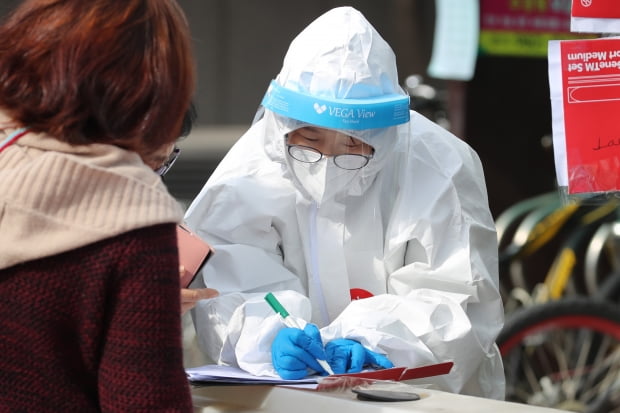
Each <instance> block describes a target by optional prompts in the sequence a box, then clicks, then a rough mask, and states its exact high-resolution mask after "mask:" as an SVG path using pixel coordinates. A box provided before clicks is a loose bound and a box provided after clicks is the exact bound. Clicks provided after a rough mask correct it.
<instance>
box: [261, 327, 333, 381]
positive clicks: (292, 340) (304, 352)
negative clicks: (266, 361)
mask: <svg viewBox="0 0 620 413" xmlns="http://www.w3.org/2000/svg"><path fill="white" fill-rule="evenodd" d="M317 359H320V360H325V350H324V349H323V342H322V341H321V333H319V329H318V328H317V326H315V325H314V324H310V323H308V324H306V327H305V328H304V329H303V330H300V329H298V328H283V329H282V330H280V331H279V332H278V334H277V335H276V338H275V339H274V340H273V343H271V361H272V363H273V367H274V368H275V369H276V372H277V373H278V374H279V375H280V377H282V378H283V379H285V380H297V379H303V378H304V377H306V376H307V375H308V368H311V369H312V370H315V371H317V372H319V373H323V374H327V372H325V371H324V370H323V368H322V367H321V365H320V364H319V363H318V362H317Z"/></svg>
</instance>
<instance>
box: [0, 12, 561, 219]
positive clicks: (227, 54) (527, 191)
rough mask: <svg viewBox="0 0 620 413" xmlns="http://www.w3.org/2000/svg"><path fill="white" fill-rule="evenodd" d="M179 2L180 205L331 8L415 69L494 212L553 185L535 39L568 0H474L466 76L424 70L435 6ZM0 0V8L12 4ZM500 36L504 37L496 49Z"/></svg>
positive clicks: (541, 60)
mask: <svg viewBox="0 0 620 413" xmlns="http://www.w3.org/2000/svg"><path fill="white" fill-rule="evenodd" d="M178 1H179V3H180V4H181V6H182V7H183V8H184V9H185V11H186V14H187V17H188V19H189V23H190V28H191V31H192V36H193V42H194V50H195V55H196V59H197V70H198V87H197V91H196V96H195V102H196V105H197V109H198V119H197V124H196V126H195V129H194V132H193V133H192V135H191V136H190V137H189V138H188V139H186V140H185V141H184V142H182V144H181V148H182V149H183V152H182V154H181V157H180V158H179V160H178V162H177V163H176V164H175V167H174V168H172V170H171V171H170V172H169V173H168V175H167V176H166V183H167V185H168V187H169V189H170V191H171V192H172V193H173V195H175V196H176V197H177V198H178V199H179V200H181V201H182V202H183V203H184V204H187V203H188V202H189V201H191V199H192V198H193V197H194V196H195V195H196V194H197V193H198V191H199V190H200V188H201V186H202V184H203V183H204V181H205V180H206V179H207V178H208V177H209V175H210V174H211V172H212V171H213V169H214V168H215V166H216V165H217V162H218V161H219V160H220V159H221V157H222V156H223V155H224V153H225V152H226V151H227V149H228V148H229V147H230V146H231V145H232V144H233V143H234V142H235V140H236V139H237V138H238V137H239V136H240V135H241V134H242V133H243V132H244V131H245V129H247V127H248V126H249V125H250V123H251V121H252V119H253V117H254V114H255V111H256V109H257V107H258V105H259V103H260V100H261V98H262V96H263V94H264V92H265V90H266V88H267V86H268V84H269V82H270V80H271V79H272V78H274V77H275V76H276V75H277V73H278V72H279V70H280V67H281V64H282V59H283V57H284V54H285V53H286V50H287V47H288V45H289V43H290V41H291V40H292V39H293V38H294V37H295V35H297V33H299V32H300V31H301V30H302V29H303V28H304V27H305V26H306V25H308V24H309V23H310V22H311V21H312V20H314V19H315V18H316V17H318V16H319V15H320V14H322V13H323V12H325V11H327V10H328V9H330V8H333V7H336V6H342V5H350V6H353V7H355V8H357V9H358V10H360V11H361V12H362V13H363V14H364V15H365V16H366V17H367V18H368V20H369V21H370V22H371V23H372V24H373V25H374V26H375V27H376V28H377V30H378V31H379V32H380V33H381V34H382V36H383V37H384V38H385V39H386V41H387V42H388V43H389V44H390V45H391V46H392V48H393V49H394V51H395V54H396V57H397V64H398V70H399V75H400V77H401V79H402V84H403V85H404V84H405V80H406V79H407V77H409V76H411V75H420V76H421V77H422V79H423V82H424V83H425V84H428V85H430V86H431V87H432V88H433V89H434V90H435V92H436V95H435V97H434V98H433V102H431V103H432V104H433V105H435V106H434V107H436V106H439V107H441V110H442V113H441V115H440V116H441V117H443V118H447V119H448V121H447V122H446V125H449V126H447V127H448V128H450V129H451V130H452V132H454V133H455V134H456V135H457V136H459V137H460V138H462V139H464V140H466V141H467V142H468V143H469V144H470V145H471V146H472V147H473V148H474V149H475V150H476V151H477V152H478V154H479V155H480V157H481V159H482V163H483V165H484V168H485V173H486V179H487V186H488V191H489V199H490V205H491V209H492V212H493V214H494V215H495V216H497V215H498V214H499V213H500V212H501V211H503V210H504V209H505V208H506V207H508V206H509V205H511V204H512V203H514V202H515V201H517V200H519V199H523V198H526V197H530V196H532V195H535V194H539V193H542V192H545V191H549V190H552V189H554V187H555V172H554V165H553V155H552V150H551V147H550V143H549V137H550V134H551V121H550V119H551V114H550V101H549V87H548V80H547V60H546V40H547V38H548V37H549V36H550V33H549V32H552V33H551V37H554V38H561V36H563V35H565V34H567V33H568V32H569V14H570V0H480V2H479V5H480V24H481V25H480V27H481V29H484V28H485V25H486V26H489V22H491V23H490V24H491V26H492V25H493V24H494V25H495V27H490V26H489V27H490V28H492V29H494V30H493V31H488V32H487V33H485V32H484V30H481V39H482V38H483V36H485V35H486V36H487V38H486V39H487V44H489V37H488V36H489V33H490V35H491V36H495V37H492V38H490V41H491V44H494V47H493V48H494V50H486V51H485V50H483V47H481V48H480V51H479V53H478V54H477V56H476V58H475V71H474V73H473V76H472V77H471V79H469V80H467V81H463V80H454V79H439V78H434V77H431V76H429V75H428V72H427V69H428V66H429V61H430V59H431V55H432V52H433V40H434V34H435V29H436V27H437V17H438V16H437V13H436V11H437V10H436V5H437V4H438V3H439V2H435V1H430V0H383V1H380V2H379V1H376V0H350V1H336V0H313V1H308V2H297V1H288V0H262V1H255V0H200V1H196V0H178ZM0 3H1V4H0V14H2V13H4V12H6V11H8V10H10V9H11V8H12V7H13V6H14V5H16V4H17V3H18V0H1V2H0ZM474 3H476V2H474ZM485 15H486V17H485ZM466 17H467V16H463V17H462V18H461V19H460V21H463V18H466ZM493 22H495V23H493ZM502 32H503V33H502ZM497 33H499V36H497ZM507 36H508V37H510V38H509V40H508V43H510V44H505V45H503V46H502V45H501V44H500V43H501V42H504V43H506V42H507V40H506V39H507V38H508V37H507ZM498 39H499V40H498ZM481 42H482V40H481ZM481 44H482V43H481ZM498 44H500V45H499V46H498ZM515 44H516V46H515ZM541 45H542V47H543V48H542V49H541ZM487 49H488V48H487ZM541 50H542V51H541ZM431 117H432V115H431ZM444 120H445V119H444Z"/></svg>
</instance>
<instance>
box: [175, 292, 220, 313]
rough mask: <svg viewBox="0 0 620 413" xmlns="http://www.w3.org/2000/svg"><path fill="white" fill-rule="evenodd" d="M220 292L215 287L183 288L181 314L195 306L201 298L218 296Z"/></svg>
mask: <svg viewBox="0 0 620 413" xmlns="http://www.w3.org/2000/svg"><path fill="white" fill-rule="evenodd" d="M219 294H220V293H219V292H218V291H217V290H214V289H213V288H197V289H189V288H181V314H185V313H186V312H187V310H191V309H192V308H194V306H195V305H196V303H197V302H198V301H199V300H204V299H207V298H213V297H217V296H218V295H219Z"/></svg>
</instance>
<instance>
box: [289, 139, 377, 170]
mask: <svg viewBox="0 0 620 413" xmlns="http://www.w3.org/2000/svg"><path fill="white" fill-rule="evenodd" d="M286 146H287V147H288V153H289V155H291V157H292V158H293V159H296V160H298V161H299V162H304V163H315V162H318V161H320V160H321V159H323V157H324V156H325V155H323V153H321V152H320V151H318V150H316V149H314V148H311V147H309V146H304V145H292V144H287V145H286ZM331 158H333V159H334V164H336V166H337V167H339V168H342V169H347V170H350V171H352V170H355V169H360V168H363V167H365V166H366V165H368V162H370V160H371V159H372V155H362V154H354V153H345V154H341V155H333V156H331Z"/></svg>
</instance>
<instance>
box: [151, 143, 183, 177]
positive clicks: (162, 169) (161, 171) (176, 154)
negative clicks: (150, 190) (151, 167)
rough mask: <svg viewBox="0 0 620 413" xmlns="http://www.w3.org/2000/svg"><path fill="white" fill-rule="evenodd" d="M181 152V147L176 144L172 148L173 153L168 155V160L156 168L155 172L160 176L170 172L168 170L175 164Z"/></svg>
mask: <svg viewBox="0 0 620 413" xmlns="http://www.w3.org/2000/svg"><path fill="white" fill-rule="evenodd" d="M180 153H181V149H180V148H178V147H176V146H175V147H174V149H173V150H172V153H171V154H170V155H169V156H168V159H166V162H164V163H163V164H162V165H161V166H160V167H158V168H157V169H155V173H156V174H157V175H159V176H164V175H165V174H166V172H168V170H169V169H170V168H172V165H174V163H175V162H176V160H177V158H178V157H179V154H180Z"/></svg>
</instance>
